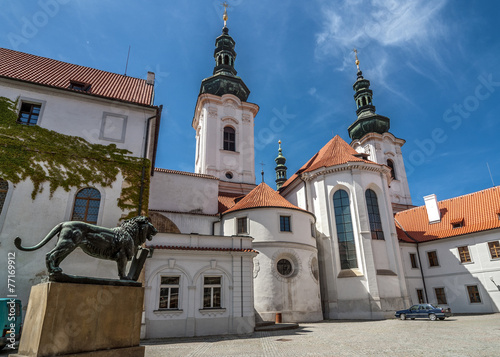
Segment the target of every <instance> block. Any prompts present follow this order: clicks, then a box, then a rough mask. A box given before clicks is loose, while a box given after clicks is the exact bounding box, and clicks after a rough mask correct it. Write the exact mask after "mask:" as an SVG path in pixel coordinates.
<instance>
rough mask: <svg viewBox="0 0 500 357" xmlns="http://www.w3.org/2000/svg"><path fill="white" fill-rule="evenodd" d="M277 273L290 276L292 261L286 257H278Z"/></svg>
mask: <svg viewBox="0 0 500 357" xmlns="http://www.w3.org/2000/svg"><path fill="white" fill-rule="evenodd" d="M276 268H277V269H278V273H280V274H281V275H283V276H290V275H291V274H292V273H293V267H292V263H291V262H290V261H289V260H288V259H280V260H278V263H277V264H276Z"/></svg>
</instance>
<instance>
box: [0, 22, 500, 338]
mask: <svg viewBox="0 0 500 357" xmlns="http://www.w3.org/2000/svg"><path fill="white" fill-rule="evenodd" d="M215 47H216V50H215V53H214V59H215V67H214V72H213V75H212V76H210V77H208V78H206V79H204V80H203V81H202V83H201V88H200V92H199V96H198V100H197V102H196V104H195V111H194V117H193V120H192V127H193V129H194V140H196V152H195V158H194V172H183V171H175V170H170V169H167V168H155V167H154V157H155V154H156V141H157V140H158V128H159V122H160V116H161V106H160V107H157V106H155V105H154V102H153V98H154V79H153V76H154V75H153V74H149V77H150V78H149V79H148V80H140V79H136V78H130V77H125V78H122V77H123V76H120V75H114V74H109V73H107V72H102V71H98V70H94V69H88V68H83V67H82V68H80V66H76V65H70V66H75V67H72V68H73V69H79V70H81V76H80V77H78V78H76V77H75V78H72V77H71V76H70V74H68V73H66V74H64V73H60V74H59V75H58V76H57V78H55V79H54V82H50V83H44V82H41V81H36V80H33V79H32V77H30V78H21V77H19V75H17V74H12V73H14V72H15V71H14V72H12V73H11V72H9V70H13V69H16V68H17V67H16V66H18V65H19V64H23V63H24V64H25V68H23V69H22V70H21V73H22V72H23V71H24V72H27V71H32V72H33V73H35V74H36V73H37V72H41V71H44V68H40V67H37V65H35V64H36V63H39V61H40V58H38V57H37V58H35V57H36V56H32V55H27V54H21V53H19V52H15V51H10V50H1V51H5V53H6V54H8V55H9V56H14V57H15V56H19V58H20V59H21V60H18V61H15V60H12V61H11V63H10V64H8V65H6V66H4V67H3V71H4V72H2V73H0V97H7V98H10V99H11V100H16V98H19V100H18V104H17V105H18V107H17V108H16V111H17V113H18V115H19V117H18V118H19V119H18V121H20V122H18V124H19V125H25V124H29V125H38V126H41V127H43V128H46V129H50V130H53V131H54V132H60V133H63V134H67V135H73V136H75V137H79V138H82V139H85V140H86V141H88V142H90V143H92V144H102V145H104V146H106V147H111V148H112V149H113V148H115V147H116V148H118V149H125V150H128V151H129V152H130V156H132V157H135V158H139V159H142V158H148V159H149V160H150V161H152V164H153V168H152V169H151V170H150V171H149V170H146V175H148V178H150V186H149V201H148V202H149V203H148V207H149V216H150V218H151V221H152V222H153V224H154V225H155V227H156V228H157V229H158V231H159V233H158V234H157V235H156V236H155V237H154V239H153V241H151V242H148V243H147V245H148V246H149V247H151V248H153V249H154V251H153V254H152V255H151V257H150V258H148V259H147V261H146V265H145V269H144V275H143V279H142V280H143V283H144V287H145V305H144V314H143V326H142V337H143V338H158V337H180V336H202V335H211V334H244V333H250V332H252V331H253V330H254V328H255V324H256V321H257V322H260V321H274V320H275V318H276V316H277V315H279V316H280V317H281V318H282V321H283V322H312V321H320V320H323V319H384V318H391V317H393V316H394V311H395V310H398V309H402V308H404V307H408V306H409V305H411V304H415V303H419V302H429V303H435V304H439V305H443V306H446V307H450V308H451V309H452V311H453V312H456V313H459V312H464V313H492V312H499V310H500V243H499V236H500V195H499V189H498V187H494V188H491V189H487V190H484V191H479V192H476V193H473V194H470V195H465V196H461V197H457V198H454V199H450V200H445V201H442V202H437V200H436V199H435V196H434V197H430V198H428V199H427V200H426V206H422V207H414V206H413V205H412V201H411V195H410V189H409V185H408V181H407V177H406V172H405V167H404V160H403V154H402V146H403V145H404V143H405V141H404V140H403V139H400V138H397V137H396V136H394V135H393V134H392V133H390V132H389V128H390V119H389V118H387V117H384V116H382V115H379V114H377V113H376V112H375V107H374V105H373V100H372V96H373V93H372V90H371V89H370V82H369V81H368V80H367V79H365V78H364V77H363V74H362V72H361V71H360V70H359V62H357V65H358V72H357V79H356V81H355V83H354V86H353V89H354V92H355V95H354V100H355V103H356V115H357V118H356V120H355V121H354V123H353V124H352V125H351V126H350V127H349V129H348V130H349V136H350V138H351V140H352V141H351V143H350V144H348V143H347V142H345V141H344V140H343V139H342V138H340V136H335V137H334V138H332V139H331V140H330V141H329V142H328V143H325V145H324V146H323V147H322V148H321V149H320V150H319V151H318V152H317V153H311V159H310V160H309V161H307V162H306V163H304V165H303V166H302V167H301V168H300V169H299V170H298V171H297V172H295V173H293V174H292V175H291V176H290V177H288V173H287V168H286V159H285V157H284V155H283V151H282V149H281V143H280V146H279V150H278V156H277V157H276V159H275V161H276V184H277V187H276V189H274V188H271V187H269V186H268V185H266V184H265V183H260V184H258V185H257V184H256V175H255V148H254V120H255V119H256V117H257V115H258V112H259V106H258V105H257V104H254V103H251V102H248V98H249V95H250V90H249V89H248V88H247V86H246V85H245V83H244V82H243V80H242V79H241V78H240V77H238V76H237V75H236V74H237V73H236V70H235V67H234V64H235V59H236V52H235V41H234V40H233V39H232V37H231V36H229V30H228V28H227V27H226V26H224V28H223V30H222V34H221V35H220V36H219V37H217V39H216V41H215ZM44 60H47V61H48V62H47V64H46V65H47V66H48V65H51V66H55V68H57V69H59V68H64V67H67V66H68V65H69V64H65V63H62V62H59V61H54V60H50V59H44ZM94 71H97V72H94ZM15 73H19V71H17V72H15ZM72 73H75V72H72ZM89 73H90V74H93V76H92V75H89ZM109 76H118V77H117V78H116V80H118V82H114V83H115V84H114V85H112V84H111V82H112V81H109V80H107V79H106V78H108V77H109ZM96 78H101V79H102V82H98V81H97V82H96V80H95V79H96ZM113 78H114V77H113ZM56 79H57V80H58V81H56ZM116 83H118V84H116ZM100 88H102V90H103V92H99V90H100ZM110 88H111V92H109V91H108V92H106V90H109V89H110ZM124 88H135V89H136V91H135V93H136V96H135V97H126V96H125V95H126V94H125V93H129V92H130V91H125V90H124ZM123 96H125V97H123ZM24 104H26V106H25V107H23V105H24ZM27 107H29V109H30V110H29V111H27V110H26V108H27ZM33 108H34V109H33ZM68 114H71V117H72V118H74V122H73V121H71V122H67V121H65V120H66V118H67V117H68ZM35 118H36V121H34V122H30V121H31V120H35ZM22 120H27V123H23V122H22ZM110 145H111V146H110ZM113 145H114V146H113ZM1 160H8V158H4V157H2V158H1ZM143 171H144V170H143ZM149 175H151V176H150V177H149ZM0 179H2V180H1V181H0V238H1V248H2V250H5V251H13V250H14V249H15V248H14V245H13V241H12V240H13V237H15V236H16V235H20V236H23V237H26V245H34V244H36V243H37V242H38V241H39V238H40V234H41V233H40V232H43V234H46V232H48V231H50V229H51V228H52V227H53V226H54V225H56V224H57V223H59V222H61V221H65V220H72V219H80V217H79V216H78V215H75V209H77V208H78V207H79V202H80V201H78V199H79V197H78V194H79V192H81V191H82V190H87V191H89V190H90V191H89V192H91V193H92V192H95V191H97V192H98V193H99V200H97V198H96V197H92V196H90V195H89V197H85V200H86V201H85V204H86V206H85V210H84V213H85V218H88V219H87V221H89V219H92V223H95V224H99V225H103V226H108V227H113V226H116V225H117V224H119V222H120V220H121V219H123V217H124V216H125V215H126V214H127V213H129V212H131V211H132V210H131V209H128V210H125V211H124V209H123V208H121V207H118V206H117V204H116V202H117V200H119V199H120V197H121V195H122V191H123V189H124V188H125V189H126V188H128V187H129V185H128V184H127V182H126V180H125V179H124V177H123V174H121V173H117V176H116V180H115V181H113V185H112V186H109V185H108V186H107V185H105V184H103V185H98V184H96V185H92V186H90V185H83V186H81V187H69V188H68V189H65V188H64V187H59V188H57V189H56V190H55V191H54V192H52V193H51V192H50V187H48V184H45V190H44V191H42V192H39V193H38V194H37V196H36V197H35V199H32V198H31V195H32V192H33V181H32V180H30V179H24V180H21V181H20V182H16V183H13V182H11V181H9V180H6V179H4V178H2V177H1V173H0ZM94 190H95V191H94ZM87 191H85V192H86V193H88V192H87ZM146 191H147V190H146ZM141 192H142V191H141ZM81 199H83V198H81ZM146 201H147V200H145V201H144V202H146ZM82 202H83V201H82ZM30 205H31V206H30ZM75 207H76V208H75ZM77 210H78V209H77ZM139 210H140V209H139ZM36 212H46V214H44V215H37V214H35V213H36ZM27 217H29V218H30V225H23V222H25V221H26V219H27ZM20 227H22V229H21V228H20ZM48 250H50V248H49V247H48V246H47V248H43V249H41V250H39V251H38V252H39V253H38V255H36V257H35V258H33V256H29V257H28V255H23V254H24V253H23V254H19V261H20V262H22V264H23V268H22V269H19V270H18V273H19V274H20V275H19V280H20V281H22V284H20V285H19V286H20V289H22V292H20V297H21V299H22V300H23V303H24V305H25V304H26V303H27V301H28V300H27V298H28V293H29V288H30V287H31V285H34V284H36V283H38V282H39V281H40V279H41V278H42V277H43V276H44V274H45V273H46V272H45V271H44V269H43V268H42V267H41V266H40V262H43V260H44V258H43V256H44V254H45V253H46V252H47V251H48ZM75 258H76V260H77V264H76V268H75V269H76V270H75V273H78V268H80V270H81V268H82V267H83V266H84V264H88V263H89V262H94V264H93V263H91V265H90V268H89V269H88V271H87V272H86V274H85V275H92V276H105V277H114V275H115V270H116V268H115V266H114V264H112V263H109V264H108V263H107V262H99V263H98V264H95V260H93V259H92V258H86V257H83V255H77V256H76V257H75ZM0 259H4V257H3V258H0ZM89 259H92V260H89ZM1 262H2V260H0V263H1ZM92 264H93V265H92ZM63 268H64V266H63ZM71 269H72V268H70V267H68V272H71V271H70V270H71ZM4 280H5V279H4Z"/></svg>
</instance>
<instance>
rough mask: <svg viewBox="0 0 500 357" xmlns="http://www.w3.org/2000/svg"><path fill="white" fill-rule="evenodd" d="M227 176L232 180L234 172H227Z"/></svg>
mask: <svg viewBox="0 0 500 357" xmlns="http://www.w3.org/2000/svg"><path fill="white" fill-rule="evenodd" d="M226 178H228V179H229V180H231V179H232V178H233V174H232V173H230V172H229V171H228V172H226Z"/></svg>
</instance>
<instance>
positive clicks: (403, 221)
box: [395, 186, 500, 243]
mask: <svg viewBox="0 0 500 357" xmlns="http://www.w3.org/2000/svg"><path fill="white" fill-rule="evenodd" d="M438 208H439V211H440V212H441V222H438V223H433V224H429V220H428V218H427V210H426V208H425V206H420V207H416V208H412V209H409V210H406V211H402V212H398V213H397V214H396V216H395V220H396V228H397V231H398V238H399V239H400V240H402V241H405V242H412V243H414V240H416V241H418V242H427V241H431V240H436V239H442V238H449V237H455V236H461V235H464V234H469V233H474V232H481V231H485V230H489V229H494V228H500V219H499V216H498V212H499V210H500V187H498V186H497V187H493V188H489V189H486V190H482V191H478V192H474V193H470V194H468V195H464V196H459V197H455V198H451V199H448V200H443V201H440V202H438ZM462 220H463V223H464V225H463V227H459V228H453V226H452V224H453V223H459V222H461V221H462ZM401 228H403V229H404V231H406V232H407V233H408V235H410V237H412V238H413V239H414V240H412V239H411V238H408V236H407V235H406V234H405V233H404V231H403V229H401Z"/></svg>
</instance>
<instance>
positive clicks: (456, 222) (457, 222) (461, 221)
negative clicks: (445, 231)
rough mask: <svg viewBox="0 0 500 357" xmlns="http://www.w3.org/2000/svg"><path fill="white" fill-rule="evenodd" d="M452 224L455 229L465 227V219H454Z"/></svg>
mask: <svg viewBox="0 0 500 357" xmlns="http://www.w3.org/2000/svg"><path fill="white" fill-rule="evenodd" d="M451 226H452V227H453V229H455V228H460V227H463V226H464V219H463V218H458V219H454V220H453V221H451Z"/></svg>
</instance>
